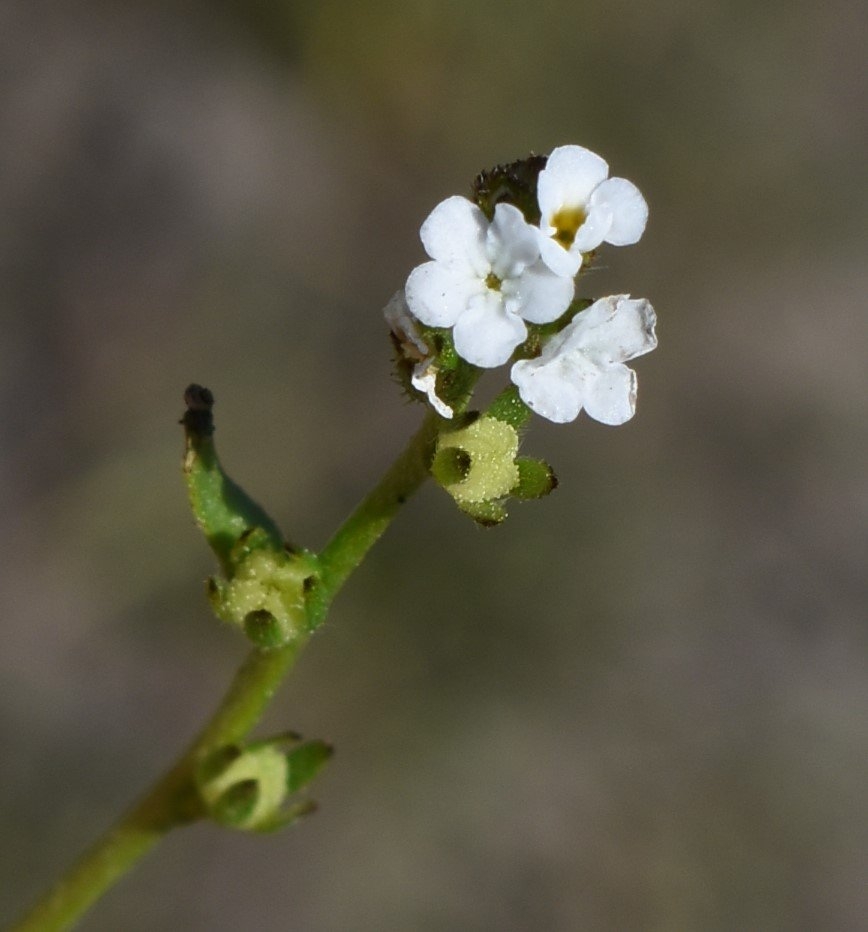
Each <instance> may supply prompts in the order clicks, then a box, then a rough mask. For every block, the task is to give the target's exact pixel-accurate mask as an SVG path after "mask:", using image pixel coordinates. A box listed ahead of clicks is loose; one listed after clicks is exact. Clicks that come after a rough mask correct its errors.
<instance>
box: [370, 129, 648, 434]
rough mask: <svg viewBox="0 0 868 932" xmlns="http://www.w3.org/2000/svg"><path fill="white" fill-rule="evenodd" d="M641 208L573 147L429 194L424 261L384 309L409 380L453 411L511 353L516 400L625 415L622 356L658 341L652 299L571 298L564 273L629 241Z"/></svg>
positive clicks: (558, 411) (617, 418)
mask: <svg viewBox="0 0 868 932" xmlns="http://www.w3.org/2000/svg"><path fill="white" fill-rule="evenodd" d="M647 219H648V207H647V204H646V203H645V199H644V198H643V197H642V195H641V193H640V192H639V190H638V188H636V186H635V185H634V184H632V183H631V182H629V181H627V180H625V179H624V178H610V177H609V167H608V165H607V164H606V162H605V161H604V160H603V159H602V158H600V156H598V155H595V154H594V153H593V152H590V151H589V150H587V149H584V148H582V147H581V146H561V147H559V148H557V149H555V150H554V151H553V152H552V153H551V155H549V157H548V158H547V159H543V158H540V157H534V156H532V157H531V158H529V159H526V160H524V161H521V162H516V163H513V164H512V165H507V166H500V167H498V168H495V169H493V170H492V171H490V172H483V173H482V174H481V175H480V176H479V178H477V181H476V184H475V186H474V200H472V201H471V200H468V199H467V198H464V197H458V196H455V197H449V198H447V199H446V200H445V201H443V202H442V203H440V204H438V205H437V207H435V208H434V210H433V211H432V212H431V214H430V215H429V217H428V218H427V219H426V220H425V222H424V223H423V224H422V229H421V231H420V236H421V239H422V245H423V246H424V247H425V251H426V252H427V254H428V256H429V257H430V261H428V262H425V263H423V264H422V265H420V266H418V267H417V268H415V269H413V271H412V272H411V273H410V276H409V278H408V279H407V283H406V286H405V288H404V290H403V292H399V293H398V294H397V295H396V296H395V297H394V298H393V299H392V301H391V302H390V304H389V306H388V307H387V309H386V316H387V319H388V321H389V324H390V326H391V329H392V333H393V336H394V339H395V343H396V347H397V351H398V359H399V366H403V367H404V369H405V374H406V377H407V379H406V380H407V383H408V385H409V388H410V390H411V391H412V392H415V393H418V395H419V396H420V397H421V396H422V395H424V396H425V398H426V400H427V401H428V403H429V404H430V405H431V406H432V407H433V408H434V409H435V410H436V411H437V413H438V414H439V415H440V416H441V417H443V418H452V417H453V415H454V413H455V412H456V411H458V412H460V411H462V410H463V408H464V406H465V405H466V402H467V400H469V395H470V392H471V391H472V384H473V381H474V373H475V374H476V375H477V376H478V374H479V370H482V369H493V368H496V367H498V366H502V365H504V364H505V363H507V362H509V361H510V360H512V361H513V365H512V367H511V370H510V376H511V381H512V383H513V385H514V386H515V388H516V389H517V391H518V393H519V395H520V397H521V401H522V402H523V403H524V404H525V405H526V406H527V407H528V408H529V409H531V410H532V411H535V412H536V413H537V414H540V415H541V416H542V417H545V418H548V419H549V420H551V421H555V422H557V423H563V422H566V421H572V420H575V418H577V417H578V415H579V412H580V411H582V410H583V409H584V411H585V412H586V413H587V414H588V415H589V416H590V417H592V418H594V419H595V420H598V421H601V422H602V423H604V424H622V423H624V422H625V421H627V420H629V419H630V418H631V417H632V416H633V413H634V411H635V403H636V375H635V373H634V372H633V371H632V370H631V369H629V368H628V367H627V366H626V365H625V363H626V362H628V361H629V360H631V359H633V358H635V357H636V356H639V355H641V354H643V353H647V352H649V351H650V350H652V349H654V347H655V346H656V343H657V341H656V336H655V333H654V325H655V315H654V310H653V308H652V307H651V305H650V304H649V303H648V301H645V300H631V299H630V297H629V296H628V295H616V296H612V297H605V298H601V299H600V300H598V301H596V302H593V303H590V306H588V305H589V302H586V301H585V302H577V301H576V300H575V288H576V281H575V280H576V276H577V275H578V274H579V273H580V271H581V270H582V268H583V267H584V266H586V265H587V260H588V257H589V255H590V254H592V253H593V252H594V250H596V249H597V247H598V246H600V245H601V244H602V243H610V244H612V245H615V246H625V245H629V244H631V243H635V242H637V241H638V240H639V238H640V237H641V236H642V233H643V231H644V229H645V224H646V222H647ZM468 364H469V365H468ZM468 369H469V370H470V371H469V372H468V371H467V370H468Z"/></svg>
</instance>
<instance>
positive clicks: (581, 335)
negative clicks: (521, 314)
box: [546, 294, 657, 366]
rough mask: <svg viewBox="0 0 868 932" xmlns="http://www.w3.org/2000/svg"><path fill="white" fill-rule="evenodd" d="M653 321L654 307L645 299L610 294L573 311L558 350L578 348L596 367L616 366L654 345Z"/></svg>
mask: <svg viewBox="0 0 868 932" xmlns="http://www.w3.org/2000/svg"><path fill="white" fill-rule="evenodd" d="M656 323H657V315H656V314H655V313H654V308H653V307H652V306H651V303H650V302H649V301H648V300H646V299H645V298H631V297H630V296H629V295H624V294H619V295H610V296H609V297H606V298H600V299H599V300H598V301H595V302H594V303H593V304H592V305H591V306H590V307H589V308H586V309H585V310H584V311H581V312H580V313H579V314H576V316H575V317H574V318H573V320H572V321H571V323H569V324H568V325H567V326H566V327H564V329H563V330H562V331H561V333H560V334H559V337H560V342H559V344H558V347H557V349H558V351H560V352H572V351H575V350H578V351H580V352H582V353H584V355H585V356H586V357H587V358H588V359H589V360H591V361H592V362H593V363H594V365H597V366H610V365H616V364H619V363H622V362H627V361H628V360H630V359H635V358H636V357H637V356H642V355H643V354H645V353H650V352H651V350H653V349H654V348H655V347H656V346H657V334H656V333H655V331H654V328H655V325H656ZM549 349H550V347H549V346H547V347H546V350H549Z"/></svg>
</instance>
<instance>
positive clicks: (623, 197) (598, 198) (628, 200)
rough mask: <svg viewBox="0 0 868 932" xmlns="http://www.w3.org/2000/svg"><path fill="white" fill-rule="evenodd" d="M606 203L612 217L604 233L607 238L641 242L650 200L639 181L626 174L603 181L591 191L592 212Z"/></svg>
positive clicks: (614, 242)
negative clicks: (640, 186) (633, 180)
mask: <svg viewBox="0 0 868 932" xmlns="http://www.w3.org/2000/svg"><path fill="white" fill-rule="evenodd" d="M603 206H605V207H606V208H607V209H608V210H609V211H610V213H611V218H612V219H611V225H610V227H609V229H608V230H607V231H606V233H605V235H604V237H603V238H604V239H605V241H606V242H607V243H611V244H612V245H613V246H630V245H631V244H633V243H638V242H639V239H640V238H641V236H642V234H643V232H644V231H645V224H646V223H647V222H648V204H647V203H646V201H645V198H644V197H642V194H641V192H640V191H639V189H638V188H637V187H636V185H634V184H633V182H632V181H627V179H626V178H609V179H607V180H606V181H603V182H602V183H601V184H600V185H599V186H598V187H597V188H596V189H595V190H594V193H593V194H592V195H591V200H590V212H591V214H592V215H593V213H594V212H595V211H596V210H598V209H599V208H601V207H603ZM577 238H578V237H577Z"/></svg>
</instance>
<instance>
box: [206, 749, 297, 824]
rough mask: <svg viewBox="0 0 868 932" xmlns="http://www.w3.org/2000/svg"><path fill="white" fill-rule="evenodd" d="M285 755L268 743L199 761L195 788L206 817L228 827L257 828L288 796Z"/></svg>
mask: <svg viewBox="0 0 868 932" xmlns="http://www.w3.org/2000/svg"><path fill="white" fill-rule="evenodd" d="M288 769H289V767H288V764H287V760H286V755H285V754H284V753H282V752H281V751H280V750H279V749H278V748H277V747H275V746H274V745H273V744H271V743H268V742H261V743H258V744H256V745H251V746H250V747H248V748H246V749H241V748H238V747H237V746H230V747H227V748H221V749H219V750H218V751H216V752H214V754H212V755H209V757H208V758H206V759H205V760H204V761H202V762H201V763H200V765H199V767H198V768H197V771H196V785H197V787H198V789H199V795H200V797H201V799H202V802H203V803H204V805H205V809H206V811H207V813H208V815H209V816H210V817H211V818H212V819H214V821H215V822H219V823H220V824H221V825H225V826H227V827H229V828H237V829H242V830H250V829H256V828H258V827H259V826H260V825H262V824H264V823H266V822H267V821H268V820H269V819H271V818H272V817H273V816H274V815H275V814H277V813H278V812H279V811H280V810H281V807H282V805H283V802H284V800H285V799H286V796H287V790H286V782H287V771H288Z"/></svg>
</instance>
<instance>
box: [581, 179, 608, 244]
mask: <svg viewBox="0 0 868 932" xmlns="http://www.w3.org/2000/svg"><path fill="white" fill-rule="evenodd" d="M603 184H605V182H603ZM612 220H613V215H612V208H611V207H610V206H609V204H608V203H606V202H602V203H599V204H597V203H595V202H594V197H593V195H591V202H590V204H589V205H588V214H587V219H586V220H585V222H584V223H583V224H582V225H581V226H580V227H579V229H578V230H576V238H575V239H574V240H573V245H572V249H573V250H576V251H577V252H580V253H581V252H590V251H591V250H592V249H596V248H597V246H599V245H600V243H602V242H604V241H605V240H606V239H607V238H608V236H609V231H610V230H611V229H612Z"/></svg>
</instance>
